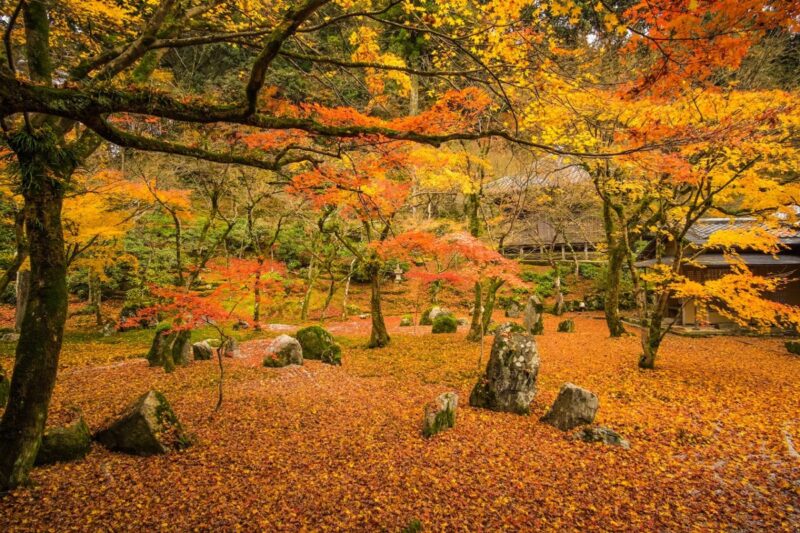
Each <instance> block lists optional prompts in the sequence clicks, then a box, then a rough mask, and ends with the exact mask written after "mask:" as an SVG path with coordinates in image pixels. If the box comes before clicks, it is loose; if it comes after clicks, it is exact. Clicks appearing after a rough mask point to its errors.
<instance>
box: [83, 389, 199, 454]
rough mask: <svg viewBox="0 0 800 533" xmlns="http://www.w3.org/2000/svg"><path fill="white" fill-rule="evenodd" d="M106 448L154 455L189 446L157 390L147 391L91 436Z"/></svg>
mask: <svg viewBox="0 0 800 533" xmlns="http://www.w3.org/2000/svg"><path fill="white" fill-rule="evenodd" d="M95 439H96V440H97V441H99V442H100V443H101V444H102V445H103V446H105V447H106V448H108V449H109V450H114V451H120V452H124V453H130V454H133V455H154V454H160V453H166V452H168V451H170V450H179V449H183V448H186V447H187V446H188V445H189V439H188V437H187V436H186V434H185V433H184V432H183V428H182V427H181V424H180V422H179V421H178V417H176V416H175V413H174V412H173V411H172V408H171V407H170V405H169V402H167V399H166V398H165V397H164V395H163V394H161V393H160V392H158V391H154V390H151V391H148V392H146V393H144V394H143V395H142V396H140V397H139V398H138V399H137V400H136V401H134V402H133V403H132V404H130V405H129V406H128V407H127V408H126V409H125V411H124V412H123V413H122V415H121V416H120V417H119V418H117V420H115V421H114V422H112V423H111V424H110V425H108V426H107V427H106V428H105V429H103V430H101V431H99V432H98V433H97V434H96V435H95Z"/></svg>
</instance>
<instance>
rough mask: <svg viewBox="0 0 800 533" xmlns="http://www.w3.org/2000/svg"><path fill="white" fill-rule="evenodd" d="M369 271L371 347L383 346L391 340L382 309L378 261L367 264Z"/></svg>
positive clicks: (369, 345)
mask: <svg viewBox="0 0 800 533" xmlns="http://www.w3.org/2000/svg"><path fill="white" fill-rule="evenodd" d="M367 271H368V272H369V279H370V287H371V295H370V300H369V305H370V314H371V315H372V332H371V333H370V336H369V344H368V345H367V346H368V347H369V348H382V347H384V346H386V345H388V344H389V341H390V340H391V339H390V337H389V332H388V331H387V329H386V322H384V320H383V311H382V310H381V268H380V264H379V263H378V262H377V261H374V262H372V263H370V264H369V265H367Z"/></svg>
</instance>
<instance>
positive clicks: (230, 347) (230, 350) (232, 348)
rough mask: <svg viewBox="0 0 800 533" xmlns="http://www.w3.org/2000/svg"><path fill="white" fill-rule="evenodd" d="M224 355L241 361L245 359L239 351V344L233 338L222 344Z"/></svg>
mask: <svg viewBox="0 0 800 533" xmlns="http://www.w3.org/2000/svg"><path fill="white" fill-rule="evenodd" d="M222 355H223V356H225V357H232V358H234V359H239V358H241V357H243V355H242V351H241V350H240V349H239V343H238V342H236V339H234V338H233V337H228V338H227V339H225V342H223V343H222Z"/></svg>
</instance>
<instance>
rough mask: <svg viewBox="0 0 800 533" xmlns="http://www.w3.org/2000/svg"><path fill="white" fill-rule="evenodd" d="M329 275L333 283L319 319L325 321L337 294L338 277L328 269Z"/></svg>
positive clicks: (329, 285)
mask: <svg viewBox="0 0 800 533" xmlns="http://www.w3.org/2000/svg"><path fill="white" fill-rule="evenodd" d="M328 274H330V276H331V281H330V283H329V284H328V294H327V295H326V296H325V302H324V303H323V304H322V310H321V311H320V313H319V319H320V320H323V321H324V320H325V313H327V312H328V307H329V306H330V305H331V301H333V295H334V294H336V277H335V276H334V274H333V271H332V270H331V269H328Z"/></svg>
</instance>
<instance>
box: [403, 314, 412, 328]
mask: <svg viewBox="0 0 800 533" xmlns="http://www.w3.org/2000/svg"><path fill="white" fill-rule="evenodd" d="M413 325H414V320H413V319H412V318H411V317H410V316H404V317H403V318H401V319H400V327H401V328H407V327H410V326H413Z"/></svg>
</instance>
